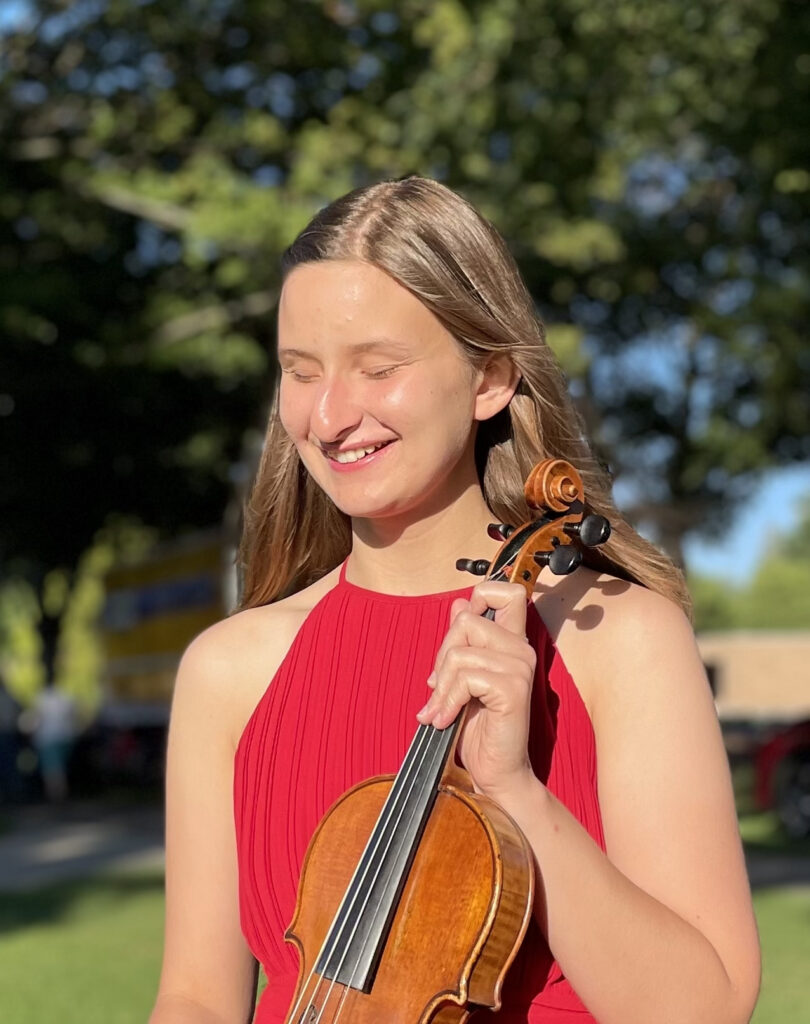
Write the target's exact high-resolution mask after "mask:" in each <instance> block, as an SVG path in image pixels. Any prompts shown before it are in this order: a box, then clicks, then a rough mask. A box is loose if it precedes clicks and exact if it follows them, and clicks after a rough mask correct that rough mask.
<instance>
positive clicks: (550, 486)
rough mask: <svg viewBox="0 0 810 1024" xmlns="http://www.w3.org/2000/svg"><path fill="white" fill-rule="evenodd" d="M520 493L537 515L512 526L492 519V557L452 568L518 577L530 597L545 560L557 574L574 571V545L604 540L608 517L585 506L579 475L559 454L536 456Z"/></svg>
mask: <svg viewBox="0 0 810 1024" xmlns="http://www.w3.org/2000/svg"><path fill="white" fill-rule="evenodd" d="M523 493H524V497H525V499H526V503H527V504H528V506H529V508H531V509H533V510H536V511H537V512H538V513H539V515H538V517H537V518H536V519H531V520H529V522H527V523H524V524H523V525H522V526H517V527H513V526H507V525H506V524H500V523H491V524H490V526H489V527H488V529H487V533H488V534H489V536H490V537H492V539H493V540H502V541H503V544H502V545H501V548H500V550H499V551H498V553H497V554H496V555H495V558H493V560H492V562H491V563H487V561H486V560H485V559H477V560H476V559H468V558H463V559H460V560H459V561H458V562H456V568H457V569H460V570H462V571H466V572H471V573H473V574H474V575H476V576H484V575H486V576H487V578H488V579H491V580H497V581H499V582H510V583H520V584H521V585H522V586H523V587H524V588H525V590H526V594H527V596H528V597H531V595H532V593H533V591H534V585H535V582H536V580H537V577H538V575H539V574H540V570H541V569H542V568H543V567H544V566H546V565H547V566H548V567H549V568H550V569H551V571H552V572H553V573H554V574H555V575H557V576H565V575H567V574H568V573H571V572H573V571H574V570H575V569H576V568H577V567H578V566H579V565H581V564H582V549H581V547H580V546H579V545H583V546H585V547H594V546H596V545H597V544H604V542H605V541H606V540H607V539H608V537H609V536H610V523H609V522H608V521H607V519H605V517H604V516H600V515H596V514H595V513H587V512H586V508H585V493H584V490H583V486H582V478H581V477H580V475H579V473H578V472H577V470H576V469H575V468H574V467H573V466H572V465H571V464H570V463H569V462H566V461H565V460H564V459H544V460H543V461H542V462H539V463H538V464H537V465H536V466H535V467H534V469H533V470H532V471H531V473H530V474H529V477H528V479H527V480H526V485H525V487H524V491H523ZM574 540H576V541H578V545H575V544H574V543H573V542H574Z"/></svg>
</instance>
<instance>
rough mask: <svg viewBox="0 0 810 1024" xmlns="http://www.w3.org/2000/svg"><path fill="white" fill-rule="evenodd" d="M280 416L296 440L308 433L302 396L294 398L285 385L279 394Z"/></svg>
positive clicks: (285, 427) (286, 428) (283, 425)
mask: <svg viewBox="0 0 810 1024" xmlns="http://www.w3.org/2000/svg"><path fill="white" fill-rule="evenodd" d="M278 416H279V419H280V420H281V425H282V427H284V429H285V430H286V431H287V434H288V435H289V436H290V437H291V438H292V440H293V441H295V440H296V439H297V438H298V437H300V436H301V435H302V431H303V433H304V434H305V433H306V429H307V428H306V423H307V419H308V417H307V412H306V409H305V408H304V403H303V402H302V401H301V400H300V398H294V397H293V396H292V395H291V394H290V393H289V390H288V389H287V388H285V387H284V385H283V384H282V385H281V388H280V390H279V395H278Z"/></svg>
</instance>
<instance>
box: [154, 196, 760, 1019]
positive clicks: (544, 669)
mask: <svg viewBox="0 0 810 1024" xmlns="http://www.w3.org/2000/svg"><path fill="white" fill-rule="evenodd" d="M283 278H284V283H283V288H282V294H281V301H280V308H279V320H278V358H279V363H280V367H281V371H282V373H281V381H280V387H279V392H278V398H277V401H276V404H275V406H274V409H273V412H272V415H271V418H270V426H269V430H268V434H267V440H266V444H265V449H264V454H263V458H262V461H261V465H260V468H259V472H258V476H257V479H256V483H255V487H254V490H253V495H252V498H251V500H250V503H249V508H248V513H247V518H246V529H245V536H244V542H243V548H242V553H243V563H244V601H243V610H242V611H240V612H239V613H238V614H236V615H234V616H232V617H231V618H229V619H228V620H226V621H224V622H222V623H219V624H218V625H216V626H214V627H213V628H211V629H209V630H207V631H206V632H205V633H204V634H202V635H201V636H200V637H199V638H198V639H197V640H196V641H195V642H194V643H193V644H192V645H191V647H190V648H189V650H188V651H187V653H186V654H185V656H184V658H183V662H182V665H181V668H180V672H179V675H178V679H177V687H176V692H175V701H174V707H173V713H172V724H171V730H170V741H169V755H168V785H167V802H168V811H167V919H166V947H165V957H164V966H163V973H162V977H161V983H160V991H159V995H158V1000H157V1003H156V1006H155V1010H154V1013H153V1015H152V1024H219V1022H223V1024H224V1022H227V1024H243V1022H246V1021H248V1020H250V1019H251V1014H252V1012H253V1002H254V993H255V982H256V971H255V965H256V962H257V960H258V961H260V962H261V963H262V964H263V966H264V969H265V971H266V974H267V976H268V984H267V987H266V989H265V991H264V993H263V995H262V998H261V1001H260V1004H259V1007H258V1010H257V1013H256V1018H255V1019H256V1021H257V1022H259V1024H282V1022H283V1021H284V1018H285V1015H286V1013H287V1010H288V1008H289V1006H290V1003H291V999H292V995H293V990H294V987H295V982H296V977H297V972H298V962H297V955H296V952H295V950H294V948H293V947H291V946H289V945H287V944H285V943H284V941H283V933H284V930H285V929H286V927H287V925H288V924H289V922H290V919H291V917H292V913H293V909H294V905H295V895H296V888H297V883H298V877H299V873H300V869H301V864H302V860H303V857H304V853H305V850H306V847H307V843H308V842H309V839H310V837H311V836H312V834H313V832H314V830H315V829H316V827H317V825H318V823H319V821H320V819H321V818H322V816H323V814H324V813H325V811H326V810H327V809H328V808H329V806H330V805H331V804H332V803H333V802H334V800H335V799H336V798H337V797H338V796H340V795H341V794H342V793H343V792H344V791H345V790H346V789H348V788H349V787H350V786H352V785H353V784H355V783H356V782H359V781H360V780H362V779H364V778H367V777H369V776H372V775H376V774H380V773H386V772H395V771H396V770H397V768H398V767H399V764H400V763H401V761H402V759H403V757H404V754H405V752H406V750H407V747H408V745H409V743H410V741H411V738H412V736H413V734H414V732H415V730H416V728H417V727H418V725H419V723H420V722H422V723H432V724H433V725H435V726H437V727H443V726H446V725H447V724H448V723H450V722H451V721H452V720H453V719H454V718H455V716H456V715H457V714H458V713H459V711H460V709H461V708H462V707H463V706H464V705H465V704H466V703H468V702H472V713H471V714H470V716H469V717H468V720H467V722H466V724H465V727H464V731H463V735H462V738H461V742H460V748H459V749H460V755H461V759H462V761H463V763H464V765H465V766H466V768H467V769H468V771H469V772H470V774H471V776H472V779H473V781H474V784H475V787H476V789H477V790H478V791H479V792H481V793H484V794H487V795H489V796H491V797H492V798H494V799H495V800H496V801H498V802H499V803H500V804H501V805H502V806H503V807H504V808H505V809H506V811H508V812H509V814H510V815H511V816H512V817H513V818H514V820H515V821H516V823H517V824H518V826H519V827H520V829H521V830H522V831H523V833H524V835H525V836H526V838H527V840H528V842H529V844H530V846H531V848H532V851H533V854H534V860H535V875H536V883H537V884H536V889H537V899H536V904H535V911H534V917H533V920H532V922H531V923H530V926H529V931H528V933H527V936H526V939H525V941H524V943H523V945H522V947H521V950H520V953H519V954H518V957H517V959H516V961H515V963H514V964H513V965H512V967H511V969H510V971H509V974H508V975H507V980H506V983H505V986H504V992H503V1008H502V1010H501V1011H500V1014H499V1016H498V1017H497V1019H498V1020H500V1021H503V1022H504V1024H552V1022H572V1021H577V1022H578V1024H584V1022H585V1021H597V1022H599V1024H651V1022H655V1024H664V1022H671V1024H744V1022H746V1021H748V1019H749V1017H750V1015H751V1012H752V1009H753V1006H754V1002H755V999H756V993H757V987H758V978H759V953H758V943H757V936H756V928H755V924H754V920H753V916H752V911H751V903H750V896H749V891H748V885H747V880H746V874H745V867H744V862H743V857H742V853H741V848H740V842H739V836H738V832H737V826H736V820H735V814H734V804H733V799H732V793H731V787H730V785H729V777H728V771H727V767H726V760H725V756H724V751H723V745H722V742H721V738H720V733H719V730H718V726H717V721H716V718H715V714H714V709H713V705H712V700H711V695H710V692H709V688H708V686H707V683H706V679H705V676H704V672H703V668H702V665H701V661H700V657H699V655H698V652H697V650H696V647H695V643H694V638H693V635H692V631H691V629H690V626H689V622H688V619H687V616H686V615H685V614H684V612H685V611H686V610H687V606H688V598H687V595H686V591H685V588H684V585H683V581H682V579H681V577H680V575H679V574H678V573H677V571H676V570H675V569H674V567H673V566H672V565H671V564H670V563H669V562H668V561H667V559H666V558H665V557H664V556H663V555H661V554H660V553H659V552H658V551H657V550H656V549H655V548H654V547H652V546H651V545H650V544H648V543H647V542H646V541H644V540H642V538H640V537H639V536H638V534H636V533H635V532H634V531H633V529H632V528H631V527H630V526H629V525H628V524H627V523H626V522H624V521H623V520H622V519H621V517H620V516H619V515H618V513H617V512H616V510H615V508H614V507H613V505H612V503H611V501H610V498H609V485H608V481H607V480H606V479H605V477H604V475H603V474H602V472H601V470H600V469H599V467H598V465H597V464H596V462H595V461H594V458H593V456H592V454H591V452H590V450H589V447H588V444H587V442H586V441H585V440H584V438H583V435H582V430H581V425H580V423H579V421H578V420H577V417H576V415H575V413H574V411H573V409H572V406H571V403H570V401H569V399H568V398H567V396H566V393H565V389H564V385H563V382H562V379H561V375H560V372H559V370H558V369H557V367H556V365H555V361H554V358H553V356H552V354H551V352H550V350H549V349H548V347H547V345H546V343H545V340H544V332H543V328H542V325H541V324H540V323H539V322H538V320H537V318H536V315H535V313H534V309H533V305H532V301H531V298H530V296H529V295H528V293H527V291H526V289H525V286H524V285H523V283H522V281H521V278H520V275H519V273H518V271H517V269H516V267H515V265H514V262H513V260H512V259H511V257H510V256H509V254H508V252H507V250H506V248H505V246H504V244H503V242H502V240H501V239H500V237H499V236H498V234H497V233H496V231H495V230H494V229H493V227H492V226H491V225H490V224H489V223H487V222H486V221H485V220H484V219H483V218H481V217H480V216H479V215H478V214H477V213H476V212H475V211H474V210H473V209H472V208H471V207H470V206H469V205H468V204H467V203H466V202H464V201H463V200H462V199H461V198H460V197H458V196H457V195H455V194H454V193H452V192H450V191H449V190H448V189H446V188H444V187H443V186H441V185H439V184H437V183H435V182H432V181H429V180H425V179H420V178H409V179H406V180H404V181H399V182H385V183H382V184H378V185H374V186H371V187H368V188H364V189H360V190H358V191H356V192H354V193H351V194H350V195H348V196H345V197H343V198H342V199H340V200H338V201H337V202H335V203H333V204H331V205H330V206H329V207H327V208H326V209H325V210H323V211H322V212H321V213H320V214H318V216H317V217H316V218H315V219H314V220H313V222H312V223H311V224H310V225H309V226H308V227H307V228H306V229H305V230H304V231H303V232H302V234H301V235H300V236H299V238H298V239H297V240H296V241H295V242H294V243H293V245H292V246H291V248H290V249H289V250H288V251H287V253H286V254H285V257H284V264H283ZM549 456H553V457H560V458H564V459H567V460H568V461H569V462H571V463H573V464H574V465H575V466H576V468H577V469H578V470H579V472H580V473H581V475H582V477H583V480H584V483H585V491H586V497H587V500H588V502H589V504H590V506H591V507H592V508H593V509H594V511H596V512H599V513H602V514H604V515H606V516H607V517H608V519H609V520H610V521H611V523H612V526H613V534H612V536H611V539H610V540H609V542H608V543H607V544H606V545H605V546H604V547H603V548H600V549H597V551H589V552H587V553H586V566H590V567H583V568H581V569H579V570H577V571H576V572H575V573H574V574H573V575H570V576H564V577H555V576H553V575H552V574H551V573H550V572H549V570H548V569H544V570H543V571H542V572H541V575H540V577H539V580H538V585H537V587H536V591H535V594H534V597H533V599H532V601H531V602H529V604H528V606H527V602H526V597H525V592H524V591H523V590H522V588H520V587H519V586H517V585H515V584H504V583H490V582H485V583H480V584H479V585H478V586H475V587H473V586H472V582H471V581H470V580H469V577H461V576H460V574H459V572H458V571H457V569H456V568H455V564H456V560H457V559H459V558H475V559H481V558H486V559H491V558H492V557H493V555H494V553H495V551H496V550H497V548H498V542H497V541H495V540H492V539H490V538H489V537H488V535H487V525H488V524H489V523H491V522H493V521H497V522H504V523H512V524H517V523H521V522H524V521H525V520H527V519H528V518H530V515H529V510H528V508H527V507H526V504H525V501H524V499H523V481H524V479H525V476H526V475H527V474H528V472H529V470H530V469H531V468H532V466H533V465H534V464H535V463H536V462H538V461H540V459H542V458H545V457H549ZM487 607H489V608H493V609H495V610H496V617H495V620H494V621H490V620H488V619H484V618H482V617H481V615H482V613H483V612H484V611H485V609H486V608H487ZM527 640H528V643H527ZM597 766H598V767H597ZM462 869H463V866H460V868H459V870H462ZM489 1016H491V1015H490V1014H489V1013H488V1012H481V1011H479V1012H477V1013H476V1014H475V1015H474V1017H473V1018H472V1020H473V1021H478V1020H484V1019H488V1018H489ZM381 1024H384V1022H381Z"/></svg>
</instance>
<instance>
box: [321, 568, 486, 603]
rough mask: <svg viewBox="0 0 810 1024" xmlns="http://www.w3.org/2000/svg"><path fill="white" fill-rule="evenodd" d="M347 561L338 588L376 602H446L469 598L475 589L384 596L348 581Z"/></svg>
mask: <svg viewBox="0 0 810 1024" xmlns="http://www.w3.org/2000/svg"><path fill="white" fill-rule="evenodd" d="M347 561H348V559H346V560H345V561H344V562H342V564H341V566H340V576H339V577H338V586H339V587H341V588H342V589H344V590H347V591H351V592H354V593H355V594H357V595H358V596H362V597H365V598H367V599H368V600H375V601H389V602H395V603H397V604H408V603H410V602H413V601H446V600H448V599H449V598H454V597H467V596H469V594H470V592H471V591H472V589H473V586H474V584H468V585H467V586H465V587H458V588H457V589H456V590H441V591H439V592H438V593H435V594H384V593H382V592H381V591H379V590H369V589H368V588H367V587H361V586H358V584H356V583H352V582H350V581H349V580H347V579H346V562H347Z"/></svg>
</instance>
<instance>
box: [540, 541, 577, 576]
mask: <svg viewBox="0 0 810 1024" xmlns="http://www.w3.org/2000/svg"><path fill="white" fill-rule="evenodd" d="M581 563H582V552H581V551H580V550H579V548H575V547H574V545H573V544H561V545H560V546H559V547H557V548H554V550H553V551H552V552H551V553H550V554H549V556H548V567H549V569H551V571H552V572H553V573H554V575H555V576H567V575H568V573H569V572H573V571H574V569H576V568H577V567H578V566H579V565H581Z"/></svg>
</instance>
